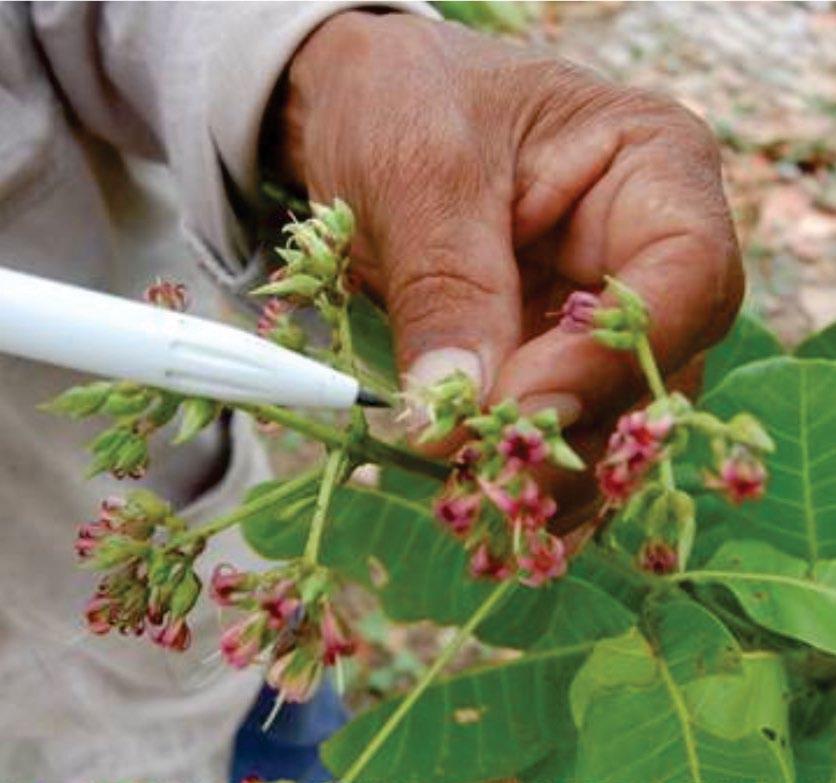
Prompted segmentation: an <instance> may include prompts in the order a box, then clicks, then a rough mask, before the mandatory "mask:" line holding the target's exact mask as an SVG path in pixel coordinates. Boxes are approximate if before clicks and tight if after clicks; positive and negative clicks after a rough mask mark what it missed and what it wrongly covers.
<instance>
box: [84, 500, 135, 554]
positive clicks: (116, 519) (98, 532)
mask: <svg viewBox="0 0 836 783" xmlns="http://www.w3.org/2000/svg"><path fill="white" fill-rule="evenodd" d="M124 508H125V501H124V500H122V499H121V498H116V497H112V498H106V499H105V500H103V501H102V504H101V506H100V508H99V516H98V518H97V519H95V520H94V521H93V522H85V523H84V524H83V525H80V526H79V528H78V537H77V538H76V542H75V551H76V554H77V555H78V556H79V557H80V558H81V559H82V560H86V559H88V558H90V557H91V556H92V555H93V553H94V552H95V551H96V550H97V549H98V548H99V546H100V545H101V543H102V541H103V539H104V538H106V537H107V536H109V535H110V534H111V533H116V532H119V531H121V530H122V528H123V527H124V525H123V522H122V519H121V512H122V510H123V509H124Z"/></svg>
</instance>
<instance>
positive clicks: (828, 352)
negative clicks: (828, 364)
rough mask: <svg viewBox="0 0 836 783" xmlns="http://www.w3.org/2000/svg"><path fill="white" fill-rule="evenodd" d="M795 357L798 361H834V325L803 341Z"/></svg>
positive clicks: (835, 346) (835, 327) (796, 350)
mask: <svg viewBox="0 0 836 783" xmlns="http://www.w3.org/2000/svg"><path fill="white" fill-rule="evenodd" d="M795 355H796V356H798V357H799V358H800V359H836V323H832V324H830V326H827V327H825V328H824V329H822V330H821V331H820V332H816V333H815V334H811V335H810V336H809V337H807V338H806V339H805V340H803V341H802V342H801V343H800V344H799V345H798V346H797V347H796V349H795Z"/></svg>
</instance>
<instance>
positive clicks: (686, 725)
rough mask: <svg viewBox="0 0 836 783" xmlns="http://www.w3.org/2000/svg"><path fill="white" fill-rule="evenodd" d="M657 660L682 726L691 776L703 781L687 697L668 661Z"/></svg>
mask: <svg viewBox="0 0 836 783" xmlns="http://www.w3.org/2000/svg"><path fill="white" fill-rule="evenodd" d="M656 660H657V663H658V665H659V673H660V674H661V676H662V682H663V683H664V684H665V689H666V690H667V691H668V696H669V697H670V700H671V704H672V705H673V709H674V712H675V713H676V717H677V720H678V721H679V725H680V726H681V727H682V740H683V742H684V743H685V753H686V755H687V757H688V768H689V770H690V771H691V777H692V778H693V779H694V783H702V774H701V772H700V760H699V757H698V756H697V742H696V737H694V732H693V729H692V728H691V717H690V715H689V713H688V707H687V706H686V704H685V699H683V698H682V693H680V690H679V686H678V685H677V684H676V681H675V680H674V678H673V676H672V675H671V672H670V669H669V668H668V665H667V663H665V661H664V659H662V658H661V657H657V659H656Z"/></svg>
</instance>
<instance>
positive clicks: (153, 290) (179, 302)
mask: <svg viewBox="0 0 836 783" xmlns="http://www.w3.org/2000/svg"><path fill="white" fill-rule="evenodd" d="M142 298H143V299H145V301H146V302H148V303H149V304H152V305H156V306H157V307H164V308H165V309H167V310H175V311H177V312H180V313H182V312H183V311H184V310H186V309H187V308H188V306H189V297H188V292H187V290H186V286H185V285H184V284H183V283H175V282H173V281H170V280H163V279H162V278H159V277H158V278H157V279H156V280H155V281H154V282H153V283H152V284H151V285H149V286H148V288H146V289H145V292H144V293H143V295H142Z"/></svg>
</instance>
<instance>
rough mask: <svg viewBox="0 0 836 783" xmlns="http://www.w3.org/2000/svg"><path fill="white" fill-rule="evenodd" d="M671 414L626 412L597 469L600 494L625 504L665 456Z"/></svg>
mask: <svg viewBox="0 0 836 783" xmlns="http://www.w3.org/2000/svg"><path fill="white" fill-rule="evenodd" d="M673 424H674V420H673V417H672V416H671V415H670V414H665V415H662V416H660V417H658V418H657V419H655V420H654V419H652V418H651V416H650V415H649V414H648V412H647V411H645V410H642V411H634V412H632V413H627V414H625V415H624V416H622V417H621V418H620V419H619V420H618V424H617V425H616V428H615V432H613V434H612V435H611V436H610V440H609V443H608V444H607V452H606V455H605V456H604V458H603V459H602V460H601V461H600V462H599V463H598V466H597V468H596V470H595V473H596V476H597V477H598V485H599V486H600V488H601V493H602V494H603V495H604V497H605V498H606V499H607V502H608V503H609V504H610V505H611V506H619V505H621V504H622V503H624V502H625V501H626V500H627V499H628V498H629V497H630V496H631V495H632V494H633V493H634V492H635V491H636V489H638V488H639V486H640V485H641V483H642V481H643V479H644V477H645V475H646V474H647V473H648V471H649V470H650V468H651V467H653V466H654V465H655V464H656V463H657V462H658V461H659V459H660V458H661V457H662V454H663V453H664V448H665V441H666V440H667V438H668V436H669V435H670V434H671V432H672V430H673Z"/></svg>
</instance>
